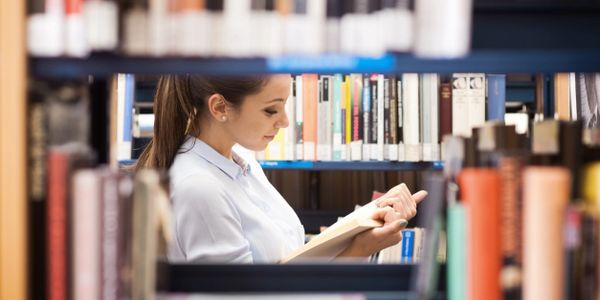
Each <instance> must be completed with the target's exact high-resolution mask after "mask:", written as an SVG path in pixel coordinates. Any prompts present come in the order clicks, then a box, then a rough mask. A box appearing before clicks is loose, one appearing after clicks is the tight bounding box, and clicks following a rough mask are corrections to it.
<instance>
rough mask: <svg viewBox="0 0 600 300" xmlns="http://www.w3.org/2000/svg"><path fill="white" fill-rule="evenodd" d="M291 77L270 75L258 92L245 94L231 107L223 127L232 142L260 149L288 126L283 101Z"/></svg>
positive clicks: (254, 149)
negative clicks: (234, 106) (239, 102)
mask: <svg viewBox="0 0 600 300" xmlns="http://www.w3.org/2000/svg"><path fill="white" fill-rule="evenodd" d="M290 85H291V76H290V75H288V74H285V75H273V76H271V77H269V79H268V80H267V82H266V83H265V85H264V86H263V89H262V90H261V91H260V92H258V93H257V94H254V95H250V96H247V97H246V98H245V99H244V101H242V105H241V106H240V107H238V108H237V109H234V110H233V111H232V113H231V116H230V118H229V121H228V122H227V124H226V126H225V128H226V130H227V131H228V133H229V134H230V136H231V137H232V138H233V140H234V142H236V143H238V144H240V145H241V146H243V147H244V148H247V149H250V150H253V151H262V150H264V149H265V148H266V147H267V144H268V143H269V142H271V141H272V140H273V138H274V137H275V135H276V134H277V132H278V131H279V129H280V128H286V127H287V126H288V125H289V122H288V118H287V114H286V112H285V103H286V101H287V98H288V96H289V95H290Z"/></svg>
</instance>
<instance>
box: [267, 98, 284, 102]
mask: <svg viewBox="0 0 600 300" xmlns="http://www.w3.org/2000/svg"><path fill="white" fill-rule="evenodd" d="M277 101H281V102H284V100H283V98H275V99H272V100H269V101H267V102H266V103H271V102H277Z"/></svg>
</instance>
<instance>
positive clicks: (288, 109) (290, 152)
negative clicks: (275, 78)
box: [280, 82, 296, 160]
mask: <svg viewBox="0 0 600 300" xmlns="http://www.w3.org/2000/svg"><path fill="white" fill-rule="evenodd" d="M294 90H295V88H294V83H293V82H292V84H291V85H290V96H289V97H288V99H287V101H286V103H285V113H286V115H287V118H288V123H289V125H288V127H287V128H285V129H280V130H285V134H284V146H283V159H284V160H294V159H295V155H294V152H295V150H296V134H295V133H296V132H295V131H296V129H295V128H294V124H295V111H294V110H295V109H296V97H295V96H294Z"/></svg>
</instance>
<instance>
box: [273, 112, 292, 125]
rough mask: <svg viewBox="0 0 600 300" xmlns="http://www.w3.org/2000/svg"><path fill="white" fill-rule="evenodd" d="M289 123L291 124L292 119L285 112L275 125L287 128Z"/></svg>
mask: <svg viewBox="0 0 600 300" xmlns="http://www.w3.org/2000/svg"><path fill="white" fill-rule="evenodd" d="M289 125H290V120H289V119H288V117H287V113H286V112H284V113H283V116H282V117H281V119H280V120H279V121H278V122H277V124H276V125H275V126H277V128H287V127H288V126H289Z"/></svg>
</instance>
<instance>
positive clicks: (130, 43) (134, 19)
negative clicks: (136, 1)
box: [123, 7, 185, 55]
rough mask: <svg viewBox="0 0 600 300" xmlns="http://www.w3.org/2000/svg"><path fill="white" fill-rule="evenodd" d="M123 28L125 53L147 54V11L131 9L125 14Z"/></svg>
mask: <svg viewBox="0 0 600 300" xmlns="http://www.w3.org/2000/svg"><path fill="white" fill-rule="evenodd" d="M123 26H124V28H123V35H124V41H123V48H124V50H125V53H127V54H128V55H146V54H148V51H149V49H148V48H149V46H148V43H149V40H148V39H149V37H148V33H149V29H148V28H149V27H148V11H147V10H145V9H143V8H141V7H133V8H132V9H130V10H129V11H127V12H125V16H124V17H123ZM184 28H185V27H184ZM182 30H185V29H182Z"/></svg>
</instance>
